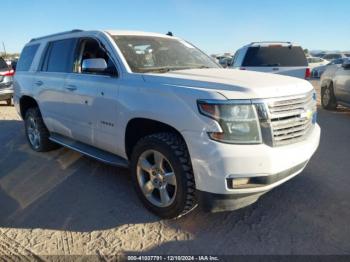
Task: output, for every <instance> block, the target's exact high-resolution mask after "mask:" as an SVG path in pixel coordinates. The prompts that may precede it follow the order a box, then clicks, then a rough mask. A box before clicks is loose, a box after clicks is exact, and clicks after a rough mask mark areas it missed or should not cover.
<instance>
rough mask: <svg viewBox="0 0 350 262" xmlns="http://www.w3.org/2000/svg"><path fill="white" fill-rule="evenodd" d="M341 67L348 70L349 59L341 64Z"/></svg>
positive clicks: (349, 65)
mask: <svg viewBox="0 0 350 262" xmlns="http://www.w3.org/2000/svg"><path fill="white" fill-rule="evenodd" d="M342 67H343V68H344V69H350V59H347V60H345V61H344V62H343V64H342Z"/></svg>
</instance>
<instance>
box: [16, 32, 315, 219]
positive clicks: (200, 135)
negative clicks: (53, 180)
mask: <svg viewBox="0 0 350 262" xmlns="http://www.w3.org/2000/svg"><path fill="white" fill-rule="evenodd" d="M14 88H15V97H14V101H15V106H16V108H17V111H18V112H19V114H20V115H21V116H22V118H23V119H24V123H25V131H26V136H27V139H28V142H29V145H30V147H31V148H32V149H33V150H35V151H38V152H43V151H47V150H50V149H54V148H55V147H56V146H57V145H63V146H65V147H68V148H71V149H73V150H76V151H78V152H81V153H82V154H85V155H87V156H90V157H92V158H96V159H98V160H101V161H104V162H106V163H109V164H113V165H117V166H124V167H129V168H130V170H131V175H132V178H133V182H134V184H135V189H136V192H137V193H138V195H139V197H140V199H141V200H142V202H143V203H144V205H145V206H146V207H147V208H148V209H150V210H151V211H152V212H154V213H155V214H157V215H159V216H161V217H165V218H173V217H178V216H181V215H183V214H185V213H187V212H189V211H190V210H192V209H193V208H194V207H195V206H197V204H199V205H200V206H202V207H204V208H205V209H206V210H209V211H222V210H234V209H238V208H241V207H244V206H247V205H249V204H252V203H254V202H255V201H256V200H257V199H258V198H259V197H260V196H261V195H262V194H264V193H266V192H268V191H269V190H271V189H273V188H274V187H276V186H278V185H280V184H282V183H284V182H286V181H287V180H289V179H291V178H292V177H294V176H296V175H297V174H299V173H300V172H301V171H302V170H303V169H304V168H305V166H306V164H307V163H308V161H309V159H310V158H311V156H312V155H313V154H314V152H315V150H316V149H317V147H318V144H319V139H320V127H319V126H318V125H317V123H316V95H315V91H314V89H313V87H312V85H311V84H310V83H308V82H307V81H305V80H301V79H297V78H292V77H287V76H281V75H275V74H266V73H260V72H252V71H240V70H225V69H222V68H221V67H220V66H219V65H217V64H216V63H214V62H213V61H212V60H211V59H210V58H209V57H208V56H207V55H205V54H204V53H203V52H201V51H200V50H198V49H197V48H196V47H194V46H193V45H191V44H190V43H188V42H186V41H184V40H182V39H179V38H177V37H172V36H167V35H162V34H155V33H142V32H128V31H81V30H73V31H69V32H64V33H59V34H55V35H50V36H46V37H41V38H36V39H32V40H31V41H30V42H29V43H28V44H27V45H26V46H25V47H24V49H23V51H22V54H21V57H20V59H19V62H18V66H17V72H16V75H15V78H14Z"/></svg>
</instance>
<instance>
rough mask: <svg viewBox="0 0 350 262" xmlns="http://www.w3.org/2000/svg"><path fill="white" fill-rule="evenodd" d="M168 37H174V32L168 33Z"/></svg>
mask: <svg viewBox="0 0 350 262" xmlns="http://www.w3.org/2000/svg"><path fill="white" fill-rule="evenodd" d="M166 35H168V36H174V35H173V32H171V31H169V32H168V33H166Z"/></svg>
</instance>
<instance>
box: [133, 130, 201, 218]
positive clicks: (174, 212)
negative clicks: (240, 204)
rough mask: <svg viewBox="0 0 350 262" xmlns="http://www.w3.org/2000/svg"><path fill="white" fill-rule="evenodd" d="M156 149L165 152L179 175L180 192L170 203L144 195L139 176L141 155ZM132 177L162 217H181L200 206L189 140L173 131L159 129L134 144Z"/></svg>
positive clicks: (141, 194) (145, 200)
mask: <svg viewBox="0 0 350 262" xmlns="http://www.w3.org/2000/svg"><path fill="white" fill-rule="evenodd" d="M148 150H155V151H157V152H160V153H161V154H162V155H163V156H165V158H166V160H167V161H168V162H169V164H170V165H171V167H172V169H173V172H174V174H175V177H176V190H175V191H176V194H175V196H174V200H173V203H172V204H170V205H169V206H167V207H159V206H156V205H154V204H152V203H151V202H150V201H149V200H148V199H147V198H146V196H145V195H144V193H143V191H142V189H141V186H140V184H139V182H138V178H137V165H138V160H139V158H140V156H141V155H142V154H143V153H144V152H146V151H148ZM130 167H131V173H132V180H133V183H134V186H135V189H136V192H137V195H138V196H139V198H140V199H141V201H142V202H143V204H144V205H145V206H146V208H147V209H148V210H150V211H151V212H153V213H154V214H156V215H157V216H159V217H162V218H178V217H181V216H183V215H185V214H187V213H188V212H190V211H191V210H193V209H194V208H195V207H196V206H197V204H196V203H197V201H196V198H195V181H194V176H193V171H192V165H191V160H190V156H189V153H188V150H187V147H186V144H185V142H184V141H183V139H182V138H181V137H179V136H178V135H176V134H173V133H157V134H152V135H149V136H146V137H144V138H142V139H140V141H138V143H137V144H136V146H135V147H134V148H133V152H132V156H131V165H130Z"/></svg>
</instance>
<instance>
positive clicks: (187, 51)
mask: <svg viewBox="0 0 350 262" xmlns="http://www.w3.org/2000/svg"><path fill="white" fill-rule="evenodd" d="M113 39H114V41H115V42H116V44H117V45H118V47H119V49H120V51H121V52H122V54H123V56H124V57H125V60H126V61H127V63H128V65H129V67H130V69H131V70H132V71H133V72H135V73H147V72H157V73H165V72H168V71H172V70H181V69H193V68H219V66H218V65H217V64H216V63H215V62H214V61H212V60H211V58H210V57H208V56H207V55H206V54H204V53H203V52H202V51H200V50H198V49H197V48H195V47H194V46H192V45H191V44H189V43H187V42H186V41H183V40H179V39H176V38H173V39H171V38H165V37H154V36H131V35H122V36H113Z"/></svg>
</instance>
